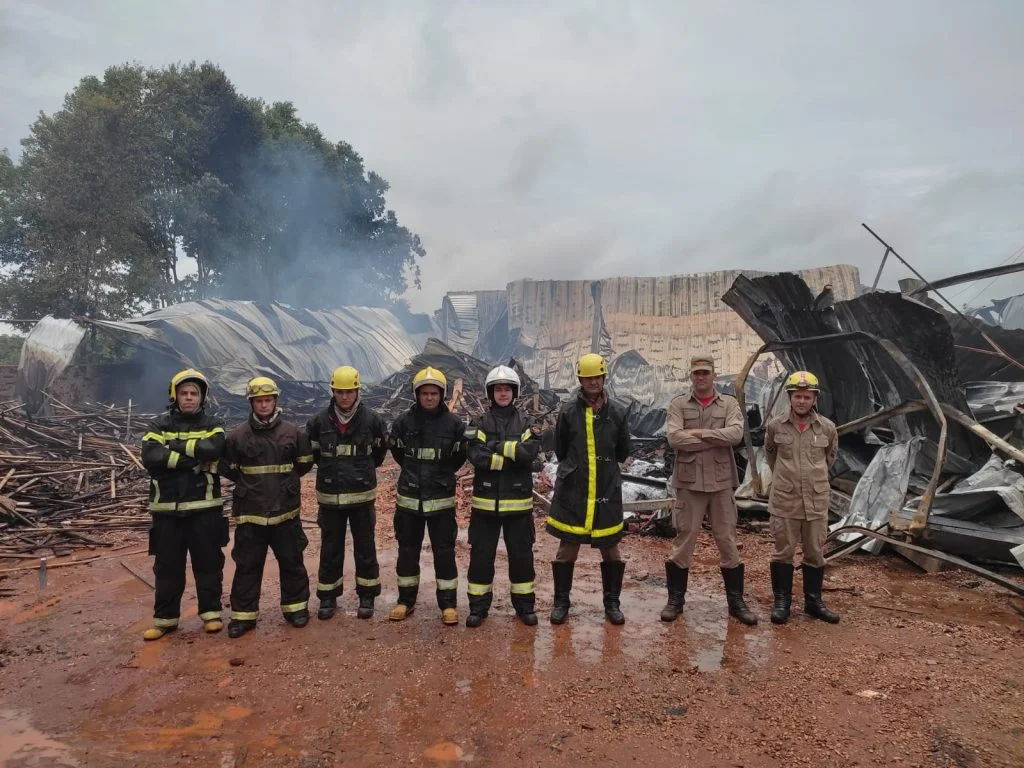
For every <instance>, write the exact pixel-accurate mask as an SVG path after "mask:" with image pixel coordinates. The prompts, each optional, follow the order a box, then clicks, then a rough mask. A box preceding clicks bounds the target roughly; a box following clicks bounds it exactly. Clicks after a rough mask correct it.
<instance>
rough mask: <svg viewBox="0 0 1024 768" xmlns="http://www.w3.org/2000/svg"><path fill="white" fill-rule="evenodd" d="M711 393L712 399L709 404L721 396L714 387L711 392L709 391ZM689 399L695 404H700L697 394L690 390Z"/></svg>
mask: <svg viewBox="0 0 1024 768" xmlns="http://www.w3.org/2000/svg"><path fill="white" fill-rule="evenodd" d="M711 392H712V397H711V402H712V403H713V402H714V401H715V400H717V399H718V398H720V397H721V396H722V393H721V392H719V391H718V387H715V388H714V389H713V390H711ZM689 397H690V399H691V400H693V401H694V402H695V403H699V402H700V400H699V399H698V398H697V394H696V393H695V392H694V391H693V390H692V389H691V390H690V395H689ZM709 405H710V403H709Z"/></svg>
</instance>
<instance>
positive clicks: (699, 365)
mask: <svg viewBox="0 0 1024 768" xmlns="http://www.w3.org/2000/svg"><path fill="white" fill-rule="evenodd" d="M696 371H711V372H712V373H714V372H715V358H713V357H712V356H711V355H694V356H693V357H691V358H690V373H695V372H696Z"/></svg>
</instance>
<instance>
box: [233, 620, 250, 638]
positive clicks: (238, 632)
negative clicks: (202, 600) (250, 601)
mask: <svg viewBox="0 0 1024 768" xmlns="http://www.w3.org/2000/svg"><path fill="white" fill-rule="evenodd" d="M255 627H256V622H255V621H236V620H235V619H232V620H231V621H229V622H228V637H241V636H242V635H244V634H245V633H246V632H248V631H249V630H250V629H254V628H255Z"/></svg>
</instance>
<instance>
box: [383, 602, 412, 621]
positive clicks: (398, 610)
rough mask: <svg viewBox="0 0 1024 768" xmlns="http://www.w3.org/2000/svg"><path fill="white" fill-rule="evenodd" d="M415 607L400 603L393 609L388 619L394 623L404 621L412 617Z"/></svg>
mask: <svg viewBox="0 0 1024 768" xmlns="http://www.w3.org/2000/svg"><path fill="white" fill-rule="evenodd" d="M412 609H413V606H411V605H406V604H405V603H399V604H398V605H396V606H395V607H394V608H392V609H391V613H389V614H388V618H389V619H391V620H392V621H402V620H404V619H407V618H408V617H409V616H410V615H412Z"/></svg>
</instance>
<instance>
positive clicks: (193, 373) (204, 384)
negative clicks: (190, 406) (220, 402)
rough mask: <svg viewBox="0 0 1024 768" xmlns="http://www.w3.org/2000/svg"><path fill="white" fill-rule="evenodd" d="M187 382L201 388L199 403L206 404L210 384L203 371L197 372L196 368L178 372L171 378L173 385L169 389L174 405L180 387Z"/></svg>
mask: <svg viewBox="0 0 1024 768" xmlns="http://www.w3.org/2000/svg"><path fill="white" fill-rule="evenodd" d="M187 381H191V382H192V383H193V384H196V385H198V386H199V401H200V402H202V403H205V402H206V393H207V392H209V391H210V382H209V381H208V380H207V378H206V376H204V375H203V374H202V372H201V371H197V370H196V369H195V368H186V369H185V370H184V371H178V372H177V373H176V374H174V375H173V376H172V377H171V384H170V386H169V387H168V388H167V391H168V394H169V395H170V398H171V402H172V403H173V402H174V401H175V400H177V399H178V387H180V386H181V385H182V384H184V383H185V382H187Z"/></svg>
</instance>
